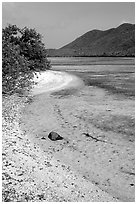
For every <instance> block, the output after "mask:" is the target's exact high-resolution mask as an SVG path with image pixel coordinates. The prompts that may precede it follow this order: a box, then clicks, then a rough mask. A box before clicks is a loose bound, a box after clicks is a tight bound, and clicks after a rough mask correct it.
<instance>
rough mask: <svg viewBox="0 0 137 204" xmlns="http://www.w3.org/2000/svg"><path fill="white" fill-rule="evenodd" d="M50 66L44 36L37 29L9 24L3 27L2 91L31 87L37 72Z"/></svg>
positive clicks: (8, 91)
mask: <svg viewBox="0 0 137 204" xmlns="http://www.w3.org/2000/svg"><path fill="white" fill-rule="evenodd" d="M49 68H50V62H49V61H48V60H47V54H46V49H45V46H44V44H43V43H42V37H41V35H40V34H39V33H37V32H36V30H35V29H29V28H27V27H25V28H23V29H20V28H18V27H17V26H16V25H9V26H8V27H6V28H4V29H2V91H3V93H13V92H18V91H19V90H22V89H24V88H30V86H31V85H32V84H33V76H34V74H35V73H36V72H39V71H44V70H46V69H49Z"/></svg>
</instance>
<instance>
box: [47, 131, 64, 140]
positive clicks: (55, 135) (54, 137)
mask: <svg viewBox="0 0 137 204" xmlns="http://www.w3.org/2000/svg"><path fill="white" fill-rule="evenodd" d="M48 138H49V139H50V140H52V141H56V140H63V139H64V138H63V137H61V136H60V135H59V134H58V133H56V132H50V133H49V135H48Z"/></svg>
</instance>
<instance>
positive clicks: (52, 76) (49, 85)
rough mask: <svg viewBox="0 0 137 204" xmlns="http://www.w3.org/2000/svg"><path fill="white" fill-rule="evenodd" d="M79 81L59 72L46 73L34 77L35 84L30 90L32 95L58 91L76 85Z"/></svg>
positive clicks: (72, 76)
mask: <svg viewBox="0 0 137 204" xmlns="http://www.w3.org/2000/svg"><path fill="white" fill-rule="evenodd" d="M78 81H80V79H78V77H76V76H74V75H70V74H68V73H66V72H59V71H46V72H42V73H41V74H38V78H37V77H36V76H35V77H34V82H35V83H37V84H36V85H34V88H33V89H32V94H33V95H36V94H40V93H43V92H50V91H54V90H59V89H62V88H65V87H68V86H71V85H72V84H73V85H77V84H79V83H80V82H78Z"/></svg>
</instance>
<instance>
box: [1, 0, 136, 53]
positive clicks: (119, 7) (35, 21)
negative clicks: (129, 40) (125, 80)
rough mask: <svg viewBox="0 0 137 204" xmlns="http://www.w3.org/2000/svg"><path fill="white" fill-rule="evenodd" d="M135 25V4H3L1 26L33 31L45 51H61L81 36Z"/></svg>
mask: <svg viewBox="0 0 137 204" xmlns="http://www.w3.org/2000/svg"><path fill="white" fill-rule="evenodd" d="M122 23H135V3H134V2H3V3H2V27H3V28H4V27H5V26H7V25H8V24H16V25H17V26H18V27H20V28H23V27H25V26H27V27H29V28H35V29H36V31H37V32H38V33H40V34H41V35H42V36H43V40H42V41H43V42H44V43H45V47H46V48H57V49H58V48H60V47H62V46H64V45H66V44H68V43H70V42H72V41H73V40H75V39H76V38H78V37H80V36H81V35H83V34H84V33H86V32H88V31H90V30H93V29H99V30H107V29H109V28H114V27H117V26H119V25H120V24H122Z"/></svg>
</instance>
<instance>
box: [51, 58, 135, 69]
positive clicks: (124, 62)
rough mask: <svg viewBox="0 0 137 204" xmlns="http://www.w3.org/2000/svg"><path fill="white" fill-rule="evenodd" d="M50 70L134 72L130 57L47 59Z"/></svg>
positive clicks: (133, 61) (133, 64)
mask: <svg viewBox="0 0 137 204" xmlns="http://www.w3.org/2000/svg"><path fill="white" fill-rule="evenodd" d="M48 59H49V60H50V61H51V66H52V70H60V71H80V72H81V71H83V72H86V71H93V72H102V71H109V72H110V71H115V72H119V71H121V72H127V73H128V72H134V69H135V58H130V57H49V58H48Z"/></svg>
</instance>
